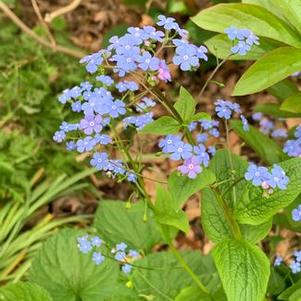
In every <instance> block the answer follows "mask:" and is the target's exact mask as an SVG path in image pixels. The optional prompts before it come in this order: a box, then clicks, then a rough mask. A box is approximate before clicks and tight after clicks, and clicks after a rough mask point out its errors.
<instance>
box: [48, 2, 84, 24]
mask: <svg viewBox="0 0 301 301" xmlns="http://www.w3.org/2000/svg"><path fill="white" fill-rule="evenodd" d="M80 3H81V0H73V1H72V2H71V3H70V4H68V5H66V6H64V7H61V8H59V9H58V10H55V11H54V12H52V13H49V14H46V16H45V21H46V22H47V23H50V22H51V21H52V20H53V19H54V18H56V17H58V16H61V15H64V14H67V13H69V12H71V11H72V10H74V9H76V8H77V7H78V6H79V5H80Z"/></svg>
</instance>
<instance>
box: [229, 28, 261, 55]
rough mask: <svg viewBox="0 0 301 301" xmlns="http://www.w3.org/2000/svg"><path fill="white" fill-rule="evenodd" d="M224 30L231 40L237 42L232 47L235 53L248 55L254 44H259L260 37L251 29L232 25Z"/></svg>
mask: <svg viewBox="0 0 301 301" xmlns="http://www.w3.org/2000/svg"><path fill="white" fill-rule="evenodd" d="M224 32H225V33H226V34H227V36H228V38H229V39H230V40H231V41H234V42H236V44H235V45H234V46H233V47H232V48H231V52H232V53H233V54H239V55H246V54H247V53H248V52H249V51H250V50H251V47H252V46H253V45H254V44H255V45H259V38H258V37H257V36H256V35H255V34H254V33H253V32H252V31H251V30H249V29H238V28H236V27H234V26H230V27H228V28H226V29H225V31H224Z"/></svg>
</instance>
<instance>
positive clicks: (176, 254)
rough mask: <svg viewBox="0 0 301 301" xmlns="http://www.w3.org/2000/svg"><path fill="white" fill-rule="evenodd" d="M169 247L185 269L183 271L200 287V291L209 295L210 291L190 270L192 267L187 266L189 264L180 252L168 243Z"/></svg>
mask: <svg viewBox="0 0 301 301" xmlns="http://www.w3.org/2000/svg"><path fill="white" fill-rule="evenodd" d="M170 248H171V250H172V252H173V253H174V255H175V257H176V258H177V260H178V262H179V263H180V264H181V266H182V267H183V268H184V269H185V271H186V272H187V273H188V274H189V275H190V277H191V278H192V279H193V280H194V282H195V283H196V285H197V286H198V287H199V288H200V289H201V291H202V292H204V293H205V294H207V295H210V292H209V290H208V289H207V287H206V286H205V285H204V284H203V283H202V282H201V280H200V279H199V277H198V276H197V275H196V274H195V273H194V272H193V271H192V269H191V268H190V267H189V265H188V264H187V263H186V261H185V260H184V258H183V257H182V255H181V253H180V252H179V251H178V250H177V249H176V248H175V247H174V246H173V245H170Z"/></svg>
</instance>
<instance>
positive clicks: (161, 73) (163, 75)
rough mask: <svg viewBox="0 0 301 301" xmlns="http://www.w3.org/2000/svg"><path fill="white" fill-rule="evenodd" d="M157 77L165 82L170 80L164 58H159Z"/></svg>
mask: <svg viewBox="0 0 301 301" xmlns="http://www.w3.org/2000/svg"><path fill="white" fill-rule="evenodd" d="M158 78H159V79H161V80H163V81H165V82H167V81H171V75H170V72H169V69H168V66H167V65H166V63H165V61H164V60H161V61H160V63H159V68H158Z"/></svg>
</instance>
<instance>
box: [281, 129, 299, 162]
mask: <svg viewBox="0 0 301 301" xmlns="http://www.w3.org/2000/svg"><path fill="white" fill-rule="evenodd" d="M295 138H296V139H292V140H287V141H286V142H285V144H284V147H283V151H284V152H285V153H287V154H288V155H289V156H290V157H301V125H299V126H298V127H297V128H296V130H295Z"/></svg>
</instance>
